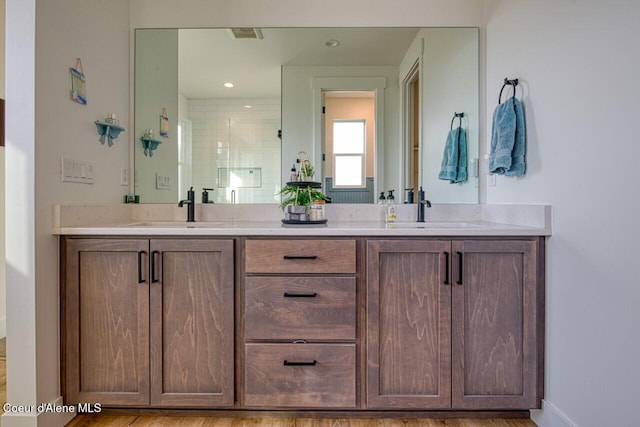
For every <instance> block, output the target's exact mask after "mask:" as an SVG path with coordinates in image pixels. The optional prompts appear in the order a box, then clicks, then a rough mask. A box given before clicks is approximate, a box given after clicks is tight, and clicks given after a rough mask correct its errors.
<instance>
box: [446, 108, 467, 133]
mask: <svg viewBox="0 0 640 427" xmlns="http://www.w3.org/2000/svg"><path fill="white" fill-rule="evenodd" d="M456 117H457V118H459V119H460V127H462V118H463V117H464V113H455V112H454V113H453V117H452V118H451V129H449V130H453V121H454V120H455V119H456Z"/></svg>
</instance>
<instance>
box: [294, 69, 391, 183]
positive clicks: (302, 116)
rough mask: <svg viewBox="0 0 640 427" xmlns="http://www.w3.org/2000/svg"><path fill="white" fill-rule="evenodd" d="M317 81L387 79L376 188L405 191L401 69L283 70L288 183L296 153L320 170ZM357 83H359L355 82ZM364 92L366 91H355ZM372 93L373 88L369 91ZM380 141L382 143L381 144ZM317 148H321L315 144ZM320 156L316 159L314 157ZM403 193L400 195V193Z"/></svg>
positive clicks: (378, 141) (361, 88) (356, 88)
mask: <svg viewBox="0 0 640 427" xmlns="http://www.w3.org/2000/svg"><path fill="white" fill-rule="evenodd" d="M317 77H336V78H341V77H346V78H354V79H355V78H368V77H371V78H377V77H381V78H384V79H385V82H386V87H385V88H384V104H383V106H382V111H383V114H384V134H383V135H378V136H377V138H378V140H377V141H376V147H377V148H379V147H381V146H383V147H384V152H380V150H379V151H378V152H377V153H376V158H377V159H380V158H382V159H383V160H384V164H383V163H381V162H380V161H379V160H376V163H377V164H378V165H381V166H382V168H383V171H384V173H383V174H380V173H378V172H377V171H376V173H377V176H376V187H377V188H380V191H382V190H396V194H398V191H397V190H398V189H400V190H401V189H402V188H403V187H402V185H401V182H400V173H399V166H400V162H401V148H400V147H399V144H400V141H399V138H398V134H399V111H398V105H399V102H400V88H399V85H398V67H390V66H389V67H387V66H373V67H313V66H308V67H306V66H285V67H282V105H283V108H282V128H283V129H284V130H285V131H284V132H283V134H282V153H283V158H282V177H283V182H284V181H287V177H288V176H289V171H290V170H291V166H290V165H291V163H292V162H294V161H295V157H294V156H295V153H298V152H299V151H301V150H302V151H305V152H306V153H307V154H308V155H309V160H310V161H311V164H312V165H313V166H314V167H315V168H316V170H320V167H321V166H320V162H321V159H320V158H319V157H320V156H319V150H317V149H314V144H316V142H315V135H316V132H315V128H314V119H315V117H314V114H315V112H314V111H315V110H314V89H313V86H312V84H313V79H314V78H317ZM355 80H357V79H355ZM353 89H355V90H364V89H365V88H364V87H354V88H353ZM369 89H371V88H369ZM380 138H381V140H380ZM316 145H317V146H318V147H319V145H318V144H316ZM314 152H316V153H318V156H316V157H318V158H314V155H313V153H314ZM400 192H401V191H400Z"/></svg>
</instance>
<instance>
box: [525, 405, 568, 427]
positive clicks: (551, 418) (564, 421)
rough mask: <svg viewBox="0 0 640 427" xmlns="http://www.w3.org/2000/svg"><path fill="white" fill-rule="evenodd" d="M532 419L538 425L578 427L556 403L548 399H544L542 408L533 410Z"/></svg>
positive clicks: (544, 426) (539, 426)
mask: <svg viewBox="0 0 640 427" xmlns="http://www.w3.org/2000/svg"><path fill="white" fill-rule="evenodd" d="M531 419H532V420H533V422H534V423H536V424H537V425H538V427H578V425H577V424H576V423H574V422H573V421H571V419H570V418H569V417H567V416H566V415H565V414H564V413H563V412H562V411H561V410H560V409H558V407H557V406H556V405H554V404H553V403H551V402H549V401H548V400H543V401H542V409H541V410H532V411H531Z"/></svg>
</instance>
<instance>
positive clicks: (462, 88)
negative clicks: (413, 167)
mask: <svg viewBox="0 0 640 427" xmlns="http://www.w3.org/2000/svg"><path fill="white" fill-rule="evenodd" d="M418 37H421V38H423V39H424V61H423V68H422V75H421V76H420V79H421V80H422V106H421V108H422V123H423V124H422V149H421V153H422V165H423V166H422V174H421V176H422V185H423V186H424V189H425V191H426V198H427V199H429V200H431V201H432V202H436V203H477V202H478V182H477V181H478V180H477V178H472V177H471V170H470V169H469V168H468V169H467V172H468V174H467V176H468V179H467V181H465V182H461V183H456V184H451V183H450V182H449V181H443V180H441V179H438V174H439V173H440V168H441V165H442V156H443V153H444V146H445V142H446V140H447V135H448V133H449V130H450V126H451V118H452V117H453V114H454V113H455V112H458V113H464V114H465V117H464V118H463V119H462V127H463V128H464V129H465V131H466V136H467V164H468V165H469V164H470V162H471V159H473V158H478V143H477V142H478V141H479V133H478V124H479V123H480V120H479V108H480V104H479V100H478V85H479V79H478V71H479V70H478V65H477V64H479V62H478V55H479V51H478V29H477V28H425V29H423V30H421V31H420V34H419V35H418ZM458 123H459V121H458V120H457V119H456V120H455V122H454V124H453V126H454V128H455V127H456V126H458Z"/></svg>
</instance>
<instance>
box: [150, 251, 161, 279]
mask: <svg viewBox="0 0 640 427" xmlns="http://www.w3.org/2000/svg"><path fill="white" fill-rule="evenodd" d="M159 253H160V252H159V251H153V252H151V283H158V282H159V280H158V279H157V278H156V255H158V254H159Z"/></svg>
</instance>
